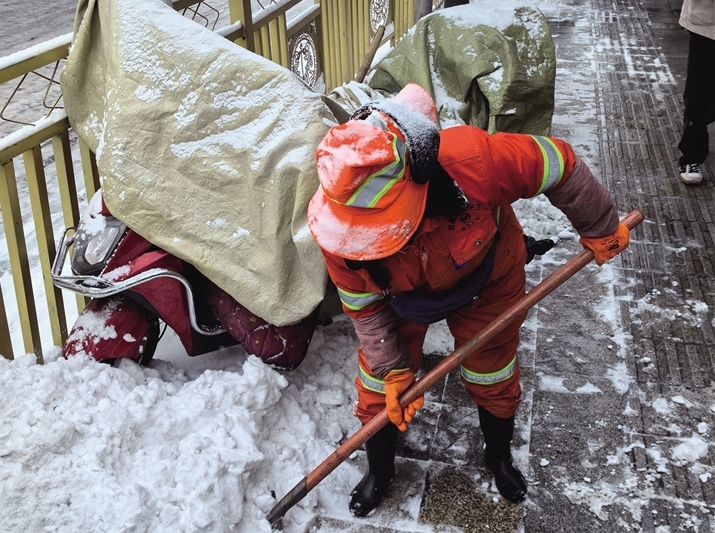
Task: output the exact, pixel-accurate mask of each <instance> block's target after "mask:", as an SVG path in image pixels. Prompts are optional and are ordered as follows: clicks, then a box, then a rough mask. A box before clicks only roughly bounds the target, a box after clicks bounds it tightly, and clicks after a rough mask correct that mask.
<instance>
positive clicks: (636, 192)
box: [314, 0, 715, 533]
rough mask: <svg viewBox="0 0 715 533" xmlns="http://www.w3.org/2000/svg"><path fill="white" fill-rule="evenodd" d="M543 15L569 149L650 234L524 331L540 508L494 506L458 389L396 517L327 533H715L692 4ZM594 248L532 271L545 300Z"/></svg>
mask: <svg viewBox="0 0 715 533" xmlns="http://www.w3.org/2000/svg"><path fill="white" fill-rule="evenodd" d="M537 4H538V5H539V6H540V8H541V9H542V11H543V12H544V14H545V15H546V16H547V17H548V18H549V20H550V26H551V30H552V34H553V39H554V42H555V44H556V46H557V82H556V113H555V117H554V127H553V133H552V134H553V135H554V136H556V137H562V138H565V139H567V140H569V141H570V142H571V143H572V144H573V145H574V148H575V149H576V151H577V153H579V155H581V156H582V157H584V159H586V160H587V162H588V163H589V165H590V166H591V168H592V169H593V171H594V173H595V174H596V175H597V176H600V177H601V178H602V181H603V183H604V184H605V185H606V186H607V187H608V188H609V189H610V190H611V191H612V193H613V195H614V197H615V198H616V201H617V203H618V205H619V209H620V212H621V216H623V215H625V214H626V213H628V212H629V211H631V210H632V209H636V208H637V209H640V210H642V211H643V213H644V214H645V221H644V222H643V223H642V224H641V225H640V226H639V227H638V228H637V229H636V231H635V232H633V233H632V234H631V239H632V241H631V246H630V248H629V250H628V251H627V252H626V253H624V254H622V257H621V258H618V259H616V260H615V261H614V263H613V264H614V268H611V269H606V268H604V269H598V268H597V267H596V266H595V265H593V264H592V265H589V266H588V267H586V268H585V269H584V270H583V271H581V272H580V273H579V274H577V275H576V276H575V277H574V278H572V279H571V280H569V281H568V282H567V283H566V284H565V285H564V286H562V287H561V288H559V289H557V291H556V292H555V293H554V294H552V295H551V296H549V297H547V298H546V299H545V300H544V301H543V302H542V304H540V305H539V306H537V307H536V308H534V309H532V311H531V313H530V315H529V318H528V320H527V322H526V324H525V326H524V328H523V342H522V347H521V351H520V356H521V361H522V385H523V389H524V402H523V404H522V407H521V408H520V410H519V412H518V414H517V433H518V435H517V436H516V437H515V442H514V455H515V460H516V462H517V463H518V464H519V465H520V467H521V468H522V471H523V472H524V473H525V475H526V476H527V478H528V479H529V484H530V487H529V497H528V498H527V501H526V502H525V503H524V504H523V505H510V504H507V503H505V502H504V500H502V499H501V498H496V497H495V493H494V492H493V488H492V487H490V483H491V476H490V474H489V473H488V472H487V471H486V468H485V466H484V463H483V458H482V451H481V450H482V437H481V433H480V431H479V428H478V418H477V414H476V409H475V407H474V406H473V404H472V403H471V401H470V400H469V399H468V397H467V395H466V393H464V391H463V390H462V387H461V384H460V383H459V379H458V377H457V376H456V375H451V376H449V377H448V379H447V380H446V381H445V385H444V388H443V389H442V390H441V391H439V392H431V393H430V394H429V395H428V396H427V403H426V405H425V408H424V409H423V410H422V412H421V413H420V416H418V417H417V419H416V422H415V423H414V424H413V426H414V427H411V429H410V431H409V432H408V434H407V436H406V437H404V440H403V441H401V443H400V444H399V445H398V455H399V459H398V462H397V477H396V480H395V483H394V484H393V486H392V487H391V489H390V492H389V494H388V496H387V499H386V501H385V502H384V503H383V504H382V505H381V507H380V508H379V509H378V510H377V511H376V512H375V513H374V514H373V515H372V516H370V517H368V518H366V519H361V520H357V519H355V520H350V521H345V519H344V516H345V514H344V513H343V512H342V510H341V512H340V514H333V513H331V511H330V510H327V511H326V512H325V514H324V515H323V516H322V518H321V519H319V520H318V522H317V524H316V525H315V527H314V531H318V532H320V533H326V532H333V531H335V532H338V531H341V532H368V533H372V532H395V531H447V532H449V531H453V532H491V533H494V532H512V531H518V532H526V533H547V532H623V531H634V532H655V533H665V532H674V531H698V532H703V531H715V519H714V518H713V516H712V513H713V511H715V478H713V477H712V474H713V472H715V448H714V447H713V434H714V432H715V412H714V411H715V387H714V385H713V381H714V379H715V370H714V365H713V360H714V358H715V335H714V334H713V326H714V325H715V320H714V319H713V317H714V316H715V272H714V267H713V265H714V264H715V240H714V237H715V222H714V215H715V202H714V201H713V193H714V192H715V159H714V158H713V154H715V143H714V142H713V139H714V137H713V136H712V135H711V148H710V150H711V155H710V157H709V159H708V161H707V162H706V164H705V166H704V168H705V178H704V182H703V185H702V186H700V187H686V186H685V185H683V184H681V183H680V182H679V181H678V179H677V175H678V164H677V159H678V156H679V152H678V150H677V143H678V140H679V135H680V131H681V112H682V90H683V87H684V83H685V66H686V59H687V42H688V36H687V32H685V31H684V30H682V29H681V28H680V27H679V25H678V12H679V8H680V2H679V1H678V0H616V1H615V2H606V1H604V0H591V1H590V2H585V3H581V2H571V1H567V0H561V1H554V2H537ZM712 133H713V131H712V129H711V134H712ZM560 246H561V245H560ZM578 249H579V248H578V246H575V245H574V246H572V247H571V248H570V249H563V248H562V249H561V250H560V251H559V252H555V255H553V256H552V255H551V253H550V254H549V256H550V257H549V259H548V260H544V261H543V262H536V263H535V264H532V265H530V266H529V268H528V271H527V272H528V275H529V278H528V279H529V284H530V285H531V286H533V285H535V284H536V283H538V282H539V281H540V280H541V279H543V278H544V277H546V276H547V275H548V274H549V273H550V272H551V271H553V270H554V269H555V268H556V267H558V266H559V265H560V264H561V263H563V262H564V261H566V260H567V259H568V258H569V257H570V256H572V255H573V254H575V253H576V252H577V251H578ZM705 304H707V307H706V305H705ZM612 309H614V310H616V311H617V313H616V314H617V315H618V316H610V315H609V313H610V312H611V310H612ZM613 324H616V325H617V326H618V327H617V328H616V329H615V330H614V328H613ZM428 359H429V358H428ZM432 359H435V360H436V357H433V358H432ZM355 461H356V464H358V462H364V454H363V453H362V452H360V453H359V457H357V458H356V459H355Z"/></svg>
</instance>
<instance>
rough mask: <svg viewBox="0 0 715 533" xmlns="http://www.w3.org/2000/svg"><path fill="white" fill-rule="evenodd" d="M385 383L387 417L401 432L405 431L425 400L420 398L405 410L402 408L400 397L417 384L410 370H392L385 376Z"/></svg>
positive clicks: (422, 397)
mask: <svg viewBox="0 0 715 533" xmlns="http://www.w3.org/2000/svg"><path fill="white" fill-rule="evenodd" d="M384 382H385V409H386V411H387V417H388V418H389V419H390V422H392V423H393V424H395V425H396V426H397V427H398V428H399V429H400V431H405V430H407V424H408V423H409V422H411V421H412V418H413V417H414V416H415V413H416V412H417V410H418V409H420V408H421V407H422V405H424V401H425V398H424V396H420V397H419V398H417V399H416V400H415V401H414V402H412V403H410V404H409V405H408V406H407V407H406V408H405V409H402V407H400V396H402V394H403V393H404V392H405V391H406V390H407V389H408V388H409V387H410V385H412V384H413V383H414V382H415V376H414V375H413V374H412V371H411V370H410V369H409V368H407V369H398V370H390V372H389V373H388V374H387V376H385V379H384Z"/></svg>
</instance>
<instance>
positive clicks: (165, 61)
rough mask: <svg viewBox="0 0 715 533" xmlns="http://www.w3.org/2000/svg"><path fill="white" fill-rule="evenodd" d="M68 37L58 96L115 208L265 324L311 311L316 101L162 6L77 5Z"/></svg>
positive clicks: (315, 292)
mask: <svg viewBox="0 0 715 533" xmlns="http://www.w3.org/2000/svg"><path fill="white" fill-rule="evenodd" d="M76 28H77V30H76V34H75V39H74V42H73V44H72V47H71V50H70V54H69V57H68V59H67V65H66V67H65V69H64V72H63V74H62V78H61V85H62V93H63V96H64V101H65V107H66V111H67V116H68V117H69V120H70V123H71V124H72V126H73V128H74V129H75V131H76V132H77V134H78V135H79V136H80V137H81V138H82V139H83V140H84V141H85V142H86V143H87V144H88V146H89V147H90V148H91V149H92V150H93V151H94V152H95V154H96V157H97V166H98V168H99V173H100V177H101V179H102V191H103V195H104V200H105V202H106V204H107V206H108V207H109V209H110V211H112V213H113V214H114V215H115V216H116V217H117V218H119V219H120V220H122V221H123V222H124V223H126V224H127V225H128V226H130V227H131V228H132V229H134V230H135V231H137V232H138V233H139V234H140V235H142V236H143V237H145V238H146V239H148V240H149V241H151V242H152V243H153V244H155V245H157V246H159V247H161V248H163V249H165V250H167V251H169V252H170V253H172V254H174V255H176V256H178V257H180V258H182V259H184V260H186V261H189V262H190V263H192V264H193V265H194V266H196V267H197V268H198V269H199V270H200V271H201V272H202V273H203V274H205V275H206V276H207V277H208V278H209V279H211V280H212V281H214V282H215V283H216V284H217V285H219V286H220V287H221V288H222V289H224V290H225V291H226V292H228V293H229V294H231V295H232V296H233V297H234V298H236V300H238V301H239V302H241V303H242V304H243V305H244V306H246V307H247V308H249V309H250V310H251V311H252V312H253V313H255V314H257V315H259V316H261V317H262V318H264V319H266V320H267V321H269V322H271V323H273V324H276V325H283V324H288V323H293V322H296V321H298V320H300V319H301V318H303V317H305V316H307V315H308V314H309V313H310V312H311V311H312V310H313V309H314V308H315V307H316V306H317V305H318V304H319V303H320V301H321V300H322V298H323V295H324V291H325V286H326V281H327V273H326V270H325V266H324V263H323V258H322V255H321V253H320V250H319V248H318V246H317V245H316V244H315V242H314V241H313V239H312V238H311V236H310V232H309V231H308V230H307V224H306V209H307V205H308V201H309V200H310V198H311V196H312V195H313V193H314V192H315V190H316V189H317V187H318V178H317V172H316V167H315V156H314V154H315V147H316V146H317V145H318V143H319V142H320V139H321V138H322V137H323V135H324V134H325V132H326V131H327V129H328V127H329V125H330V124H332V123H334V122H335V117H334V115H333V114H332V113H331V112H330V110H329V108H328V107H327V106H326V105H325V103H323V101H322V97H321V95H319V94H317V93H315V92H314V91H312V90H311V89H309V88H308V87H307V86H305V85H304V84H303V83H302V82H301V81H300V80H299V79H298V78H297V77H296V76H294V75H293V74H292V73H291V72H290V71H289V70H287V69H285V68H283V67H281V66H280V65H277V64H276V63H273V62H271V61H269V60H267V59H264V58H262V57H260V56H258V55H256V54H253V53H251V52H249V51H247V50H245V49H243V48H241V47H240V46H238V45H236V44H234V43H231V42H229V41H227V40H226V39H224V38H223V37H221V36H219V35H217V34H215V33H214V32H212V31H210V30H208V29H206V28H203V27H201V26H200V25H198V24H196V23H195V22H193V21H191V20H189V19H187V18H185V17H183V16H181V15H180V14H178V13H176V12H174V10H173V9H171V8H170V7H168V6H167V5H165V4H164V3H163V2H161V1H160V0H150V1H147V0H106V1H102V2H97V1H96V0H87V1H86V2H84V1H83V2H81V3H80V6H79V7H78V17H77V23H76Z"/></svg>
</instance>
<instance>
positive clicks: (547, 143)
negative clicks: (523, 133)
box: [531, 135, 564, 196]
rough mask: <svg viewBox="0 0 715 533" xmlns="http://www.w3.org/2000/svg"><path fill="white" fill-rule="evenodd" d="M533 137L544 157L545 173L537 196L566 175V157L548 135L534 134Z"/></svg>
mask: <svg viewBox="0 0 715 533" xmlns="http://www.w3.org/2000/svg"><path fill="white" fill-rule="evenodd" d="M531 137H532V139H534V140H535V141H536V144H538V145H539V149H540V150H541V155H542V156H543V157H544V174H543V176H542V177H541V186H540V187H539V190H538V191H537V192H536V194H535V195H534V196H536V195H539V194H541V193H542V192H546V191H547V190H549V189H550V188H551V187H553V186H554V185H556V184H557V183H558V182H560V181H561V178H563V176H564V158H563V156H562V155H561V152H560V151H559V149H558V148H557V147H556V145H555V144H554V142H553V141H552V140H551V139H549V138H548V137H542V136H541V135H532V136H531Z"/></svg>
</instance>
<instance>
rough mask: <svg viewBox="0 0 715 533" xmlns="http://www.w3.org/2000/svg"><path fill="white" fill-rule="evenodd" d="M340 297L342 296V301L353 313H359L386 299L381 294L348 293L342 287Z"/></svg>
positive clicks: (339, 289) (339, 291) (339, 290)
mask: <svg viewBox="0 0 715 533" xmlns="http://www.w3.org/2000/svg"><path fill="white" fill-rule="evenodd" d="M338 296H340V301H341V302H343V303H344V304H345V307H347V308H348V309H352V310H353V311H359V310H360V309H362V308H363V307H365V306H367V305H370V304H371V303H373V302H377V301H378V300H382V299H383V298H384V297H385V295H384V294H382V293H381V292H348V291H344V290H343V289H341V288H340V287H338Z"/></svg>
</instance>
